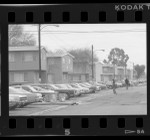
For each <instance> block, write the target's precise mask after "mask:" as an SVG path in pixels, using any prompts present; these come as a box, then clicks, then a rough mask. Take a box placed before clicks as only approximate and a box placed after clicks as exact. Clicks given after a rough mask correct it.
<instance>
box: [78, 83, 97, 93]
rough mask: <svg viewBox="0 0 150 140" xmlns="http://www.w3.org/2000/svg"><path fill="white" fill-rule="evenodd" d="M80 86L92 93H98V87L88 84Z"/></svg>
mask: <svg viewBox="0 0 150 140" xmlns="http://www.w3.org/2000/svg"><path fill="white" fill-rule="evenodd" d="M79 85H80V86H82V87H86V88H89V90H90V93H95V91H96V87H94V86H91V85H88V84H86V83H79Z"/></svg>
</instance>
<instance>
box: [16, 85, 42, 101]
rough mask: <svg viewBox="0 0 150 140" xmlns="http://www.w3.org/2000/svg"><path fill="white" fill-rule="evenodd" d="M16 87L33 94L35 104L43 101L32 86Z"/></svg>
mask: <svg viewBox="0 0 150 140" xmlns="http://www.w3.org/2000/svg"><path fill="white" fill-rule="evenodd" d="M18 87H20V88H22V89H24V90H26V91H28V92H31V93H33V94H35V95H36V101H37V102H41V101H43V97H42V94H41V93H40V92H39V91H37V90H36V89H34V88H33V87H32V86H30V85H19V86H18Z"/></svg>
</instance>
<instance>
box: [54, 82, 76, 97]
mask: <svg viewBox="0 0 150 140" xmlns="http://www.w3.org/2000/svg"><path fill="white" fill-rule="evenodd" d="M55 86H56V87H58V88H59V89H58V91H61V92H65V93H67V95H68V96H69V98H70V97H74V96H75V95H76V92H78V91H77V90H75V89H70V88H68V87H66V86H65V85H63V84H55Z"/></svg>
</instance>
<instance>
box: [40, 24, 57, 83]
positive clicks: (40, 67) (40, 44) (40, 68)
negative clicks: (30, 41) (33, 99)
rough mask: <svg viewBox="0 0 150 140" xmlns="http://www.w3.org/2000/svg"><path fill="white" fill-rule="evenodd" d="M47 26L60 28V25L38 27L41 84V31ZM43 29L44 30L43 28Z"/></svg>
mask: <svg viewBox="0 0 150 140" xmlns="http://www.w3.org/2000/svg"><path fill="white" fill-rule="evenodd" d="M47 26H55V27H59V25H45V26H43V27H42V26H41V24H39V26H38V38H39V39H38V42H39V83H41V31H42V29H44V28H45V27H47ZM41 27H42V28H41Z"/></svg>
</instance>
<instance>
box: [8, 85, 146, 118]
mask: <svg viewBox="0 0 150 140" xmlns="http://www.w3.org/2000/svg"><path fill="white" fill-rule="evenodd" d="M116 91H117V93H118V94H117V95H114V94H113V92H112V90H103V91H100V92H98V93H95V94H87V95H85V96H82V97H76V98H72V99H70V100H68V101H66V102H65V103H61V104H60V103H59V104H52V103H34V104H30V105H28V106H26V107H24V108H17V109H15V110H12V111H10V115H19V116H20V115H21V116H22V115H23V116H25V115H30V116H32V115H33V116H34V115H35V116H42V115H143V114H147V89H146V86H139V87H130V88H129V89H128V90H126V89H125V88H118V89H117V90H116ZM73 102H76V103H77V104H74V105H71V103H73Z"/></svg>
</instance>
